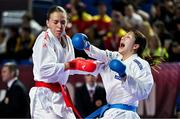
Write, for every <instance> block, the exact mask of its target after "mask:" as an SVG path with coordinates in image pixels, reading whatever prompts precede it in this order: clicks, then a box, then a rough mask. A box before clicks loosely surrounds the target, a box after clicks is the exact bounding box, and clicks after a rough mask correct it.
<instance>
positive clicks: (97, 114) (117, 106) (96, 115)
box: [85, 104, 137, 119]
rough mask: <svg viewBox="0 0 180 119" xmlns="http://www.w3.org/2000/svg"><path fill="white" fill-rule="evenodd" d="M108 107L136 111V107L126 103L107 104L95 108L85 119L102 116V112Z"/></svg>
mask: <svg viewBox="0 0 180 119" xmlns="http://www.w3.org/2000/svg"><path fill="white" fill-rule="evenodd" d="M110 108H118V109H123V110H128V111H133V112H136V109H137V107H136V106H132V105H126V104H107V105H104V106H102V107H100V108H99V109H97V110H96V111H95V112H93V113H92V114H90V115H89V116H87V117H86V118H85V119H89V118H95V117H102V116H103V114H104V112H105V111H106V110H108V109H110Z"/></svg>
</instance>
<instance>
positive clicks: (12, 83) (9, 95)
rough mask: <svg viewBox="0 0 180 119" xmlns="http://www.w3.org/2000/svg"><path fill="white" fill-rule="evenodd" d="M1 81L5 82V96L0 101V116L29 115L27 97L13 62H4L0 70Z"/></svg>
mask: <svg viewBox="0 0 180 119" xmlns="http://www.w3.org/2000/svg"><path fill="white" fill-rule="evenodd" d="M1 75H2V81H3V82H5V83H7V87H8V89H7V91H6V95H5V98H4V99H3V100H2V102H0V117H1V118H25V117H28V115H29V97H28V92H27V90H26V87H25V86H24V84H23V83H22V82H21V81H20V80H19V79H18V75H19V70H18V67H17V65H16V64H15V63H13V62H8V63H5V64H4V65H3V67H2V70H1Z"/></svg>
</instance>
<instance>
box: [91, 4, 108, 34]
mask: <svg viewBox="0 0 180 119" xmlns="http://www.w3.org/2000/svg"><path fill="white" fill-rule="evenodd" d="M97 9H98V14H97V15H95V16H93V25H94V26H95V28H96V29H97V30H96V31H97V32H98V35H99V36H104V35H106V33H107V32H108V31H109V29H110V25H111V18H110V17H109V16H108V14H107V13H106V12H107V7H106V5H105V3H103V2H97Z"/></svg>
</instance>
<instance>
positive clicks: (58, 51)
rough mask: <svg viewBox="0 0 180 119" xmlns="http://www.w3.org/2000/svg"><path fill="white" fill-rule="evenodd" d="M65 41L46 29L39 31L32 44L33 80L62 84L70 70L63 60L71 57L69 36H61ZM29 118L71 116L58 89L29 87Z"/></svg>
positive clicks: (71, 49) (71, 112) (66, 117)
mask: <svg viewBox="0 0 180 119" xmlns="http://www.w3.org/2000/svg"><path fill="white" fill-rule="evenodd" d="M61 40H64V42H65V43H66V47H65V48H63V47H62V45H61V44H60V42H59V41H58V39H57V38H56V37H54V35H53V34H52V32H51V31H50V30H49V29H48V30H47V31H43V32H42V33H41V34H40V35H39V36H38V38H37V39H36V42H35V44H34V47H33V55H32V58H33V64H34V66H33V74H34V80H35V81H43V82H46V83H55V82H59V83H60V84H62V85H65V84H66V82H67V80H68V76H69V74H70V71H69V70H67V71H64V62H68V61H71V60H72V59H74V58H75V55H74V48H73V46H72V43H71V39H70V38H69V37H67V36H62V39H61ZM30 99H31V104H30V106H31V117H32V118H35V119H61V118H63V119H75V115H74V113H73V111H72V109H71V108H70V107H67V106H66V104H65V102H64V99H63V96H62V94H61V92H59V93H55V92H53V91H51V90H50V89H48V88H44V87H33V88H31V90H30Z"/></svg>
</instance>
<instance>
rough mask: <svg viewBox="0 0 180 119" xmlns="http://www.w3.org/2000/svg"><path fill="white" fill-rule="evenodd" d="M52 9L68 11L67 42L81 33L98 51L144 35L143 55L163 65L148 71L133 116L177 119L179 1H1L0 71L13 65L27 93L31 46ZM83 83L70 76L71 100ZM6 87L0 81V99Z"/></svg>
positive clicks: (179, 112) (179, 111) (179, 95)
mask: <svg viewBox="0 0 180 119" xmlns="http://www.w3.org/2000/svg"><path fill="white" fill-rule="evenodd" d="M52 5H60V6H62V7H64V8H65V9H66V10H67V12H68V19H69V23H68V26H67V29H66V33H67V34H68V35H69V36H70V37H71V36H72V35H73V34H74V33H77V32H83V33H85V34H87V36H88V37H89V40H90V42H91V43H92V44H93V45H95V46H97V47H99V48H101V49H108V50H112V51H115V50H118V45H119V41H120V39H121V37H122V36H123V35H125V34H126V32H128V31H129V30H133V29H138V30H140V31H141V32H143V33H144V34H145V35H146V37H147V38H148V47H147V49H146V51H145V53H144V54H145V55H146V54H150V55H151V56H153V57H161V58H162V59H163V62H162V64H160V65H159V66H158V67H156V68H155V69H154V70H152V72H153V77H154V80H155V85H154V87H153V90H152V92H151V94H150V96H149V98H148V99H147V100H144V101H141V102H140V104H139V108H138V113H139V115H140V116H141V117H142V118H178V117H179V118H180V1H179V0H0V67H1V66H2V64H4V63H5V62H7V61H14V62H16V63H17V64H18V66H19V69H20V79H21V80H22V82H23V83H24V84H25V85H26V87H27V88H28V90H30V88H31V87H32V86H33V85H34V82H33V74H32V67H33V64H32V59H31V55H32V47H33V44H34V42H35V39H36V37H37V36H38V34H39V33H40V32H41V31H42V30H44V29H45V28H46V24H45V23H46V13H47V10H48V9H49V7H51V6H52ZM75 54H76V57H85V58H87V55H86V54H85V53H84V52H79V51H76V50H75ZM83 82H84V77H83V76H81V75H74V76H71V77H70V79H69V82H68V86H69V89H70V93H71V97H72V99H74V98H75V97H74V89H75V88H76V87H78V86H79V85H81V84H82V83H83ZM98 82H99V83H100V84H101V77H100V76H99V77H98ZM6 88H7V87H6V86H5V84H4V83H3V82H2V81H1V80H0V100H1V99H2V98H3V96H4V94H5V92H4V89H6ZM0 113H1V112H0ZM178 115H179V116H178Z"/></svg>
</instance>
